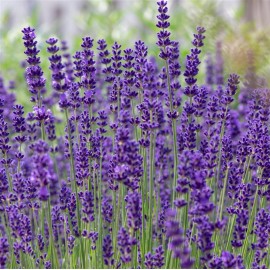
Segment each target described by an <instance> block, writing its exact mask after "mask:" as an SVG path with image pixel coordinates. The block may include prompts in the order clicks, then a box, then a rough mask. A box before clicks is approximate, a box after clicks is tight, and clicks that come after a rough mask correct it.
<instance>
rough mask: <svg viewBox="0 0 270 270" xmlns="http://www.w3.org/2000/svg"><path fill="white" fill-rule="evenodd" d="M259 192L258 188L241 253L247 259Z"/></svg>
mask: <svg viewBox="0 0 270 270" xmlns="http://www.w3.org/2000/svg"><path fill="white" fill-rule="evenodd" d="M258 192H259V188H258V186H257V188H256V192H255V197H254V202H253V206H252V210H251V215H250V218H249V222H248V227H247V232H246V238H245V240H244V244H243V247H242V252H241V253H242V257H243V258H245V256H246V251H247V248H248V243H249V234H250V233H251V231H252V229H253V222H254V219H255V216H256V209H257V200H258Z"/></svg>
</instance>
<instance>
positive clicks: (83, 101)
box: [0, 0, 270, 269]
mask: <svg viewBox="0 0 270 270" xmlns="http://www.w3.org/2000/svg"><path fill="white" fill-rule="evenodd" d="M157 4H158V5H157V12H158V15H157V24H156V26H157V28H158V31H159V32H158V34H157V38H158V41H157V44H156V45H157V49H158V50H159V58H160V59H156V58H155V57H151V56H150V54H151V53H150V50H149V49H148V47H147V45H146V44H145V43H144V42H143V41H141V40H139V41H136V42H135V44H134V47H132V46H131V47H128V48H123V47H122V46H121V45H120V43H119V42H114V43H113V45H112V47H111V48H110V47H109V46H108V45H107V42H106V41H105V40H103V39H100V40H98V41H95V40H94V39H93V38H92V37H84V38H82V44H81V47H80V48H78V51H76V52H75V54H74V55H72V54H71V53H70V52H69V48H68V45H67V43H66V41H61V40H58V39H56V38H48V39H47V40H46V43H47V52H46V48H45V49H43V47H40V50H44V54H46V53H47V58H48V59H42V61H43V63H45V62H46V61H47V64H48V65H49V70H48V71H49V74H50V78H46V79H48V83H47V85H48V86H51V87H48V89H47V91H46V89H45V82H46V79H45V75H44V74H47V70H45V68H44V71H43V70H42V68H41V59H40V57H39V53H40V50H39V49H38V47H37V46H38V44H37V41H36V31H35V30H34V29H33V28H31V27H27V28H24V29H23V31H22V32H23V41H24V46H25V47H26V50H25V54H26V56H27V63H28V66H27V67H26V73H25V80H26V83H27V86H28V89H29V91H30V93H31V102H33V103H34V104H33V107H32V108H31V109H29V106H25V107H23V106H22V105H20V104H18V100H17V99H16V95H14V94H13V93H11V89H12V88H13V85H11V86H9V87H6V86H5V82H4V78H0V150H1V153H0V267H1V268H9V269H12V268H42V269H44V268H45V269H49V268H66V269H67V268H82V269H94V268H112V269H113V268H114V269H115V268H117V269H118V268H134V269H141V268H150V269H161V268H164V269H169V268H216V269H221V268H223V269H233V268H234V269H235V268H240V269H242V268H256V269H257V268H269V267H270V257H269V247H270V241H269V239H270V238H269V237H270V225H269V224H270V212H269V211H270V129H269V121H270V109H269V104H270V103H269V96H270V95H269V93H270V90H269V89H267V88H265V89H253V88H252V86H251V85H248V87H247V85H245V86H244V88H241V85H242V84H240V81H241V78H240V77H239V76H238V75H236V74H233V73H232V74H228V76H227V75H226V74H224V72H223V65H224V60H223V57H222V43H221V42H218V43H217V47H216V57H215V58H214V57H213V56H211V55H209V54H208V56H207V63H206V74H205V80H204V81H205V83H204V84H201V83H200V80H199V78H200V77H199V76H198V75H199V73H200V72H201V70H200V63H201V61H202V60H201V59H203V58H204V54H205V49H204V47H203V46H204V39H205V38H206V36H207V34H206V33H207V32H206V30H205V29H204V28H203V27H197V28H196V30H195V32H196V33H195V34H194V38H193V40H192V42H191V44H192V45H191V50H190V52H189V53H188V55H187V56H186V58H185V59H186V61H182V59H180V58H181V57H180V55H181V54H180V51H179V47H180V45H181V44H180V43H179V41H177V40H172V38H171V36H172V35H171V32H170V22H169V18H170V16H169V15H168V14H169V8H168V4H167V2H166V1H164V0H160V1H158V3H157ZM149 48H151V47H150V46H149ZM180 62H184V63H185V64H184V69H183V70H182V67H181V65H180ZM43 66H46V65H42V67H43ZM249 72H250V71H249ZM181 74H183V75H181ZM255 75H256V74H253V77H255ZM248 76H251V75H250V74H248ZM180 81H181V82H182V83H181V84H180ZM239 86H240V87H239ZM239 88H240V90H239ZM247 89H248V92H247ZM239 91H240V92H241V93H240V95H238V93H239Z"/></svg>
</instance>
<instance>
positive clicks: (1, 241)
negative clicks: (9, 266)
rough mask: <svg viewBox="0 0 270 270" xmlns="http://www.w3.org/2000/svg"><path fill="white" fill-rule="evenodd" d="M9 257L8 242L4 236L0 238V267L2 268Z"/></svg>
mask: <svg viewBox="0 0 270 270" xmlns="http://www.w3.org/2000/svg"><path fill="white" fill-rule="evenodd" d="M8 258H9V244H8V239H7V238H5V237H1V238H0V267H1V269H4V268H5V266H6V262H7V260H8Z"/></svg>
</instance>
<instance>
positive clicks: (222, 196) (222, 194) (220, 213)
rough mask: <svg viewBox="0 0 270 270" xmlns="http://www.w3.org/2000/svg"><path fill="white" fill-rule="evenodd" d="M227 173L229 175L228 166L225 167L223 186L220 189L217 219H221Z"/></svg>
mask: <svg viewBox="0 0 270 270" xmlns="http://www.w3.org/2000/svg"><path fill="white" fill-rule="evenodd" d="M228 175H229V167H228V168H227V169H226V173H225V179H224V185H223V188H222V191H221V196H220V203H219V208H218V209H219V220H222V215H223V207H224V200H225V193H226V188H227V181H228Z"/></svg>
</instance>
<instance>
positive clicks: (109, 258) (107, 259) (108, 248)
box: [102, 234, 114, 266]
mask: <svg viewBox="0 0 270 270" xmlns="http://www.w3.org/2000/svg"><path fill="white" fill-rule="evenodd" d="M102 250H103V260H104V264H105V265H107V266H113V265H114V259H113V247H112V239H111V236H110V235H109V234H108V235H106V236H105V237H104V239H103V245H102Z"/></svg>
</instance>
